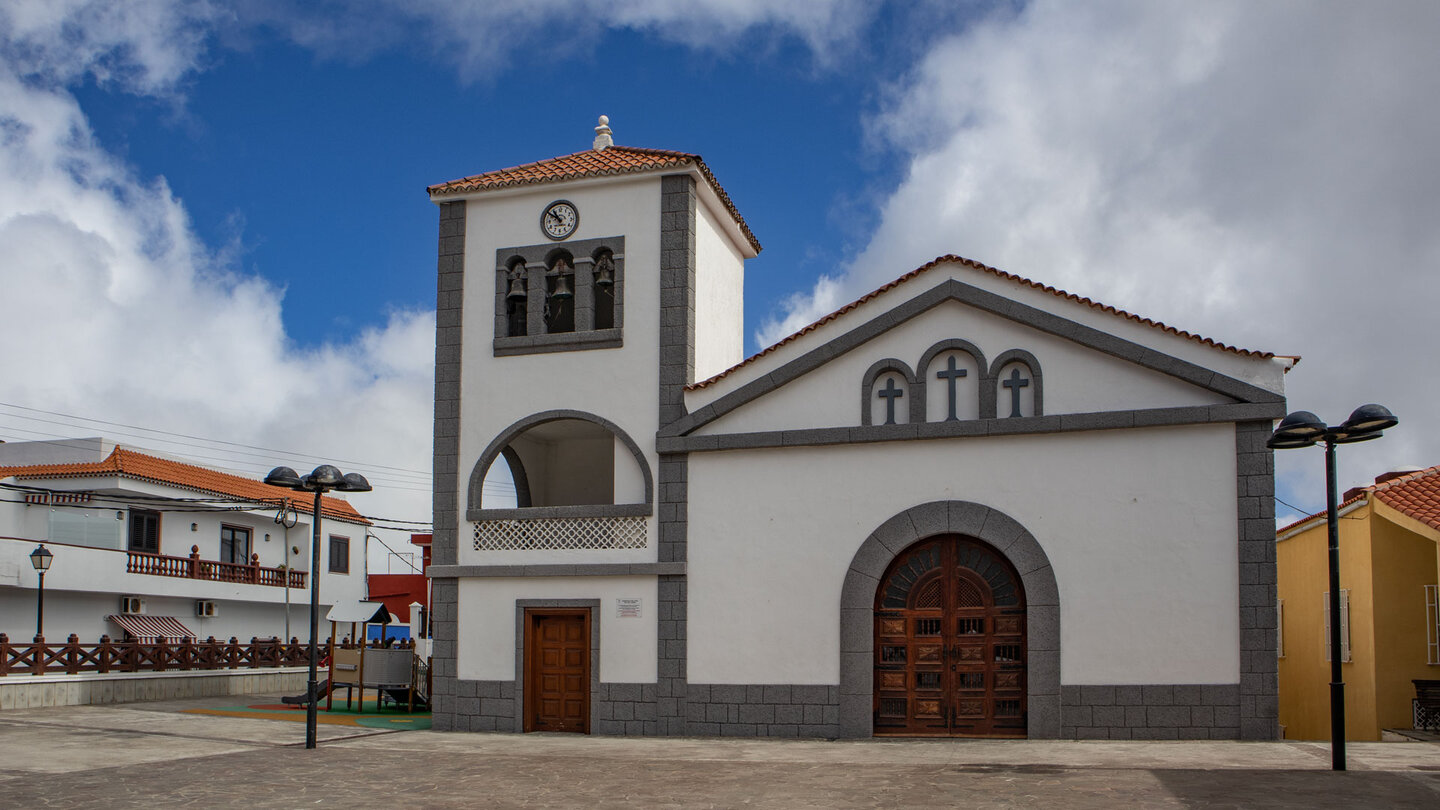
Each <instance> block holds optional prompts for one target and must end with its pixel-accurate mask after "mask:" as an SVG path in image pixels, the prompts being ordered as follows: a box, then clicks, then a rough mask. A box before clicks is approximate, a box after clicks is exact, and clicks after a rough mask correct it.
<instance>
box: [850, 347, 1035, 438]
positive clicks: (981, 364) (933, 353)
mask: <svg viewBox="0 0 1440 810" xmlns="http://www.w3.org/2000/svg"><path fill="white" fill-rule="evenodd" d="M951 351H957V352H964V353H966V354H968V355H970V358H971V359H972V360H974V361H975V366H976V368H978V369H979V371H980V385H979V392H980V402H979V412H980V418H981V419H995V418H997V414H996V409H997V402H998V398H999V385H1000V383H1001V380H1000V379H999V375H1000V370H1001V369H1003V368H1004V367H1005V366H1007V365H1009V364H1011V363H1020V364H1022V365H1024V366H1025V368H1026V370H1027V371H1028V372H1029V373H1030V384H1031V385H1032V386H1034V388H1033V391H1034V411H1035V413H1034V414H1033V415H1032V416H1044V414H1045V409H1044V404H1043V403H1044V397H1043V396H1042V394H1041V391H1042V382H1041V377H1040V361H1039V360H1036V359H1035V355H1033V354H1031V353H1030V352H1027V351H1025V350H1024V349H1010V350H1008V351H1006V352H1003V353H1001V354H1000V356H999V357H996V358H995V362H994V363H993V364H991V365H990V366H989V367H988V368H987V367H986V365H985V353H984V352H982V351H980V348H979V347H978V346H976V345H975V344H973V343H971V342H970V341H968V340H963V339H961V338H950V339H948V340H942V341H940V342H939V343H936V344H935V345H934V346H931V347H930V348H929V349H926V350H925V353H924V354H923V355H921V356H920V363H919V364H918V365H917V366H915V369H916V370H915V371H911V370H910V367H909V366H907V365H906V364H905V362H904V361H903V360H898V359H896V358H893V357H887V358H885V359H883V360H877V361H875V363H874V364H873V365H871V366H870V368H869V369H867V370H866V372H865V376H864V378H862V380H861V383H860V424H861V426H862V427H868V426H871V425H874V424H875V419H874V416H873V410H874V408H875V404H874V399H875V392H874V385H875V380H876V379H877V378H878V377H879V376H880V375H881V374H884V373H886V372H890V371H893V372H895V373H897V374H900V375H901V376H903V377H905V381H906V387H907V390H906V395H907V396H908V397H910V410H909V414H910V422H911V424H919V423H921V422H925V421H927V420H928V419H929V400H928V393H927V392H928V390H929V389H928V388H927V386H928V385H929V381H930V364H931V363H932V362H934V360H935V358H936V357H937V356H939V355H940V354H943V353H945V352H951ZM1005 418H1013V417H1005ZM1021 418H1026V417H1021ZM892 427H893V426H892Z"/></svg>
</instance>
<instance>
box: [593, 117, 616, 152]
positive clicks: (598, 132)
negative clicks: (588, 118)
mask: <svg viewBox="0 0 1440 810" xmlns="http://www.w3.org/2000/svg"><path fill="white" fill-rule="evenodd" d="M614 145H615V141H614V140H613V139H612V138H611V137H610V116H608V115H602V116H600V126H598V127H595V144H594V147H593V148H594V149H595V151H596V152H603V151H605V147H607V146H614Z"/></svg>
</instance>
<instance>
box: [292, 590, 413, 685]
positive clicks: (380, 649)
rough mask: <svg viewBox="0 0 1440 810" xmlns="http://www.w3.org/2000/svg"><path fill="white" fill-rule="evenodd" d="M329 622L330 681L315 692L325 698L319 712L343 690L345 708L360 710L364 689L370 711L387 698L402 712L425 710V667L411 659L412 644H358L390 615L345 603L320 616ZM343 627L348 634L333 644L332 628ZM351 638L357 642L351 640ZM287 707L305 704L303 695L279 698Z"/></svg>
mask: <svg viewBox="0 0 1440 810" xmlns="http://www.w3.org/2000/svg"><path fill="white" fill-rule="evenodd" d="M325 618H326V620H327V621H329V622H330V642H329V655H328V656H327V660H328V661H329V664H330V679H329V681H328V682H327V683H325V684H324V685H323V686H321V687H320V690H321V691H320V692H319V693H318V694H316V696H315V697H316V699H317V700H318V699H319V698H321V697H324V698H325V710H326V711H330V710H331V709H332V708H333V707H334V701H335V690H337V689H340V688H342V687H343V688H344V689H345V706H346V708H347V709H348V708H350V707H351V701H352V699H353V700H355V702H356V708H355V710H356V711H357V712H363V711H364V710H365V690H366V689H374V690H375V694H376V708H377V709H379V708H381V707H383V706H384V704H385V701H386V700H387V699H388V700H390V701H391V702H392V703H394V704H395V705H396V706H397V707H398V706H404V707H405V709H406V710H407V711H412V712H413V711H415V709H416V707H417V706H419V707H420V708H421V709H425V708H428V706H429V698H430V667H429V663H428V662H427V661H424V660H422V659H421V658H420V657H419V656H417V655H416V654H415V650H414V642H413V641H401V642H399V643H398V644H397V645H396V646H393V647H392V646H389V642H388V640H387V639H386V638H385V633H384V632H382V633H381V638H380V639H379V640H377V641H375V642H373V643H371V644H366V643H365V641H364V639H365V638H366V636H367V635H368V627H369V626H370V625H372V624H379V625H381V627H382V628H386V627H388V626H389V624H390V623H391V621H392V618H393V617H392V616H391V615H390V612H389V611H388V610H386V609H385V605H383V604H381V603H380V602H363V601H362V602H351V603H348V604H338V605H335V606H334V607H332V608H331V609H330V612H329V614H327V615H326V617H325ZM342 623H348V624H349V625H350V634H349V636H347V637H346V638H345V639H344V640H342V641H341V642H339V643H338V644H337V643H336V641H335V637H336V634H337V633H336V631H337V627H336V625H338V624H342ZM352 639H355V640H357V641H353V642H352ZM355 690H359V694H358V695H355V694H354V692H355ZM282 700H283V702H285V703H287V704H298V705H305V704H306V703H307V701H306V700H305V696H304V695H298V696H295V697H285V698H282Z"/></svg>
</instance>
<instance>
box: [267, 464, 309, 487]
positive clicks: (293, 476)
mask: <svg viewBox="0 0 1440 810" xmlns="http://www.w3.org/2000/svg"><path fill="white" fill-rule="evenodd" d="M265 483H267V484H269V485H270V486H272V487H285V488H286V489H301V488H302V486H301V485H302V484H303V482H302V481H301V480H300V474H299V473H297V472H295V471H294V470H292V469H290V468H289V467H276V468H275V469H273V470H271V471H270V474H269V475H267V476H265Z"/></svg>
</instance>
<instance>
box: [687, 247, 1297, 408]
mask: <svg viewBox="0 0 1440 810" xmlns="http://www.w3.org/2000/svg"><path fill="white" fill-rule="evenodd" d="M940 264H961V265H965V266H967V267H970V268H973V269H975V270H979V271H981V272H985V273H989V274H991V275H993V276H995V277H997V278H1002V279H1005V280H1006V281H1013V282H1015V283H1017V284H1023V285H1025V286H1028V287H1031V288H1032V289H1036V290H1041V291H1043V292H1048V293H1050V294H1051V295H1054V296H1056V297H1058V298H1064V299H1067V300H1070V301H1074V302H1076V303H1079V304H1084V305H1086V306H1088V307H1090V308H1091V309H1098V310H1100V311H1102V312H1108V313H1110V314H1112V315H1116V316H1119V317H1122V318H1126V319H1127V320H1131V321H1135V322H1136V323H1140V324H1143V325H1145V326H1150V327H1154V328H1156V329H1160V330H1162V331H1165V332H1168V333H1170V334H1172V335H1176V336H1178V337H1182V338H1186V339H1188V340H1193V341H1195V342H1197V343H1202V344H1204V345H1206V346H1210V347H1212V348H1216V349H1221V350H1223V351H1227V352H1233V353H1234V354H1238V355H1240V356H1242V357H1260V358H1263V359H1268V358H1271V357H1275V356H1276V355H1275V353H1274V352H1258V351H1252V350H1250V349H1240V348H1236V347H1235V346H1231V345H1229V344H1225V343H1221V342H1219V341H1217V340H1212V339H1211V338H1207V337H1202V336H1200V335H1197V334H1194V333H1191V332H1186V331H1185V330H1183V329H1176V328H1175V327H1173V326H1168V325H1166V324H1164V323H1161V322H1160V321H1156V320H1152V319H1150V318H1143V317H1141V316H1139V315H1134V314H1131V313H1129V312H1126V311H1125V310H1123V309H1120V308H1118V307H1113V306H1110V305H1109V304H1102V303H1100V302H1099V301H1094V300H1091V299H1089V298H1082V297H1081V296H1078V295H1075V294H1074V293H1070V292H1066V291H1065V290H1062V289H1060V288H1059V287H1051V286H1049V285H1045V284H1041V283H1040V282H1038V281H1031V280H1030V279H1028V278H1025V277H1024V276H1017V275H1015V274H1013V273H1007V272H1005V271H1004V270H999V269H997V268H994V267H991V266H990V265H988V264H981V263H980V262H977V261H975V260H974V259H967V258H965V257H964V256H956V255H955V254H953V253H947V254H945V255H944V256H937V257H936V258H934V259H931V260H930V261H928V262H926V263H925V264H922V265H920V266H919V267H917V268H915V269H914V270H911V271H910V272H908V273H906V274H904V275H903V276H900V277H899V278H896V279H895V280H893V281H890V282H888V283H886V284H884V285H882V286H880V287H877V288H875V289H874V290H871V291H870V292H868V293H866V294H865V295H862V296H860V297H859V298H857V299H855V300H854V301H851V302H850V303H848V304H846V305H845V306H843V307H840V308H839V309H837V310H835V311H834V312H831V313H830V314H829V315H826V316H824V317H822V318H820V319H819V320H817V321H815V322H813V323H811V324H809V325H807V326H805V327H803V328H801V329H800V330H799V331H797V332H794V333H793V334H790V335H788V336H786V337H783V338H781V339H780V340H777V341H775V342H774V343H772V344H770V345H769V346H767V347H765V348H764V349H761V350H760V351H758V352H756V353H755V354H752V355H750V356H749V357H747V358H745V359H744V360H741V361H740V362H739V363H736V364H735V365H733V366H731V367H730V368H727V369H725V370H724V371H722V372H720V373H719V374H716V375H715V376H713V377H710V378H709V379H705V380H700V381H698V382H693V383H691V384H689V385H687V386H685V390H687V391H698V390H700V389H701V388H704V387H706V386H708V385H711V384H713V383H715V382H718V381H719V380H720V379H722V378H724V377H726V376H728V375H729V374H730V373H732V372H734V371H736V370H737V369H739V368H741V367H743V366H746V365H749V364H750V363H753V362H755V361H756V360H758V359H760V358H761V357H764V356H765V355H767V354H769V353H771V352H773V351H775V350H776V349H778V348H780V347H781V346H784V345H785V344H787V343H791V342H793V341H795V340H798V339H799V338H800V336H802V335H805V334H808V333H810V332H813V331H815V330H816V329H818V328H820V327H821V326H824V325H825V324H827V323H830V322H831V321H833V320H835V319H837V318H839V317H840V316H842V315H844V314H845V313H847V312H850V311H851V310H853V309H856V308H858V307H859V306H860V305H861V304H864V303H866V302H868V301H870V300H872V299H874V298H877V297H879V296H880V295H883V294H884V293H886V292H889V291H890V290H892V289H894V288H896V287H898V286H900V285H901V284H904V283H905V282H907V281H909V280H911V279H913V278H917V277H919V276H921V275H923V274H924V273H925V272H926V271H928V270H930V269H931V268H934V267H936V266H938V265H940ZM1295 359H1296V360H1297V361H1298V360H1299V357H1296V358H1295Z"/></svg>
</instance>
